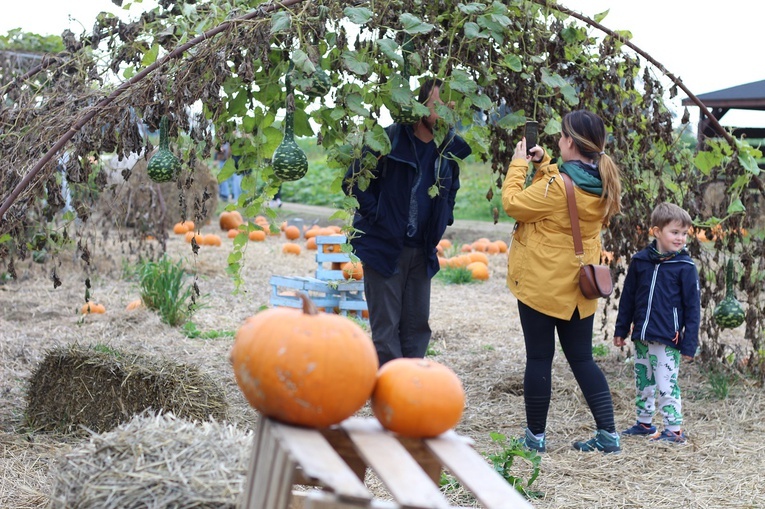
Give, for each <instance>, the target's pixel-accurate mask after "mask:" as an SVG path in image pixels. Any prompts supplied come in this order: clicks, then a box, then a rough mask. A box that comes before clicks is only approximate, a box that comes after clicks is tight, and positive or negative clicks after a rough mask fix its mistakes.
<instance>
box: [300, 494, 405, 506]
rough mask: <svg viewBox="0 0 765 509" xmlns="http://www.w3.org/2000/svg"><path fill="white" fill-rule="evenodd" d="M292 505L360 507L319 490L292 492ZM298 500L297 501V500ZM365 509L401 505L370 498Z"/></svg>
mask: <svg viewBox="0 0 765 509" xmlns="http://www.w3.org/2000/svg"><path fill="white" fill-rule="evenodd" d="M293 497H294V498H293V505H291V506H290V509H360V508H361V506H359V505H353V504H350V505H348V504H343V503H342V502H340V501H338V500H337V499H336V498H335V497H333V496H332V495H331V494H329V493H324V492H321V491H309V492H293ZM298 500H299V502H298ZM363 507H364V508H365V509H401V506H400V505H398V504H396V503H394V502H388V501H383V500H377V499H375V500H372V501H371V502H370V503H369V505H364V506H363Z"/></svg>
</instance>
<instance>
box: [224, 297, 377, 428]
mask: <svg viewBox="0 0 765 509" xmlns="http://www.w3.org/2000/svg"><path fill="white" fill-rule="evenodd" d="M298 296H299V298H300V299H301V301H302V304H303V308H302V309H293V308H288V307H277V308H272V309H267V310H265V311H261V312H260V313H258V314H256V315H254V316H252V317H250V318H248V319H247V321H246V322H245V323H244V325H242V326H241V327H240V328H239V330H238V331H237V333H236V337H235V340H234V346H233V348H232V350H231V363H232V365H233V369H234V375H235V376H236V381H237V383H238V384H239V388H240V389H241V390H242V392H243V393H244V395H245V397H246V398H247V401H248V402H249V403H250V405H252V406H253V407H254V408H255V409H256V410H258V411H260V412H261V413H263V414H264V415H266V416H268V417H272V418H274V419H277V420H280V421H283V422H286V423H290V424H297V425H301V426H309V427H326V426H331V425H333V424H337V423H339V422H341V421H343V420H345V419H347V418H348V417H350V416H352V415H353V414H354V413H356V412H357V411H358V410H359V409H361V407H363V406H364V404H365V403H366V401H367V400H368V399H369V397H370V395H371V394H372V390H373V389H374V385H375V379H376V375H377V367H378V362H377V352H376V351H375V348H374V345H373V343H372V340H371V339H370V337H369V336H368V335H367V334H366V332H364V330H363V329H362V328H361V327H359V326H358V325H357V324H355V323H354V322H353V321H352V320H349V319H348V318H345V317H343V316H339V315H333V314H328V313H319V312H318V311H317V309H316V307H315V306H314V304H313V302H311V300H310V299H309V298H308V297H307V296H306V295H305V294H303V293H302V292H300V293H299V294H298ZM349 382H352V383H349Z"/></svg>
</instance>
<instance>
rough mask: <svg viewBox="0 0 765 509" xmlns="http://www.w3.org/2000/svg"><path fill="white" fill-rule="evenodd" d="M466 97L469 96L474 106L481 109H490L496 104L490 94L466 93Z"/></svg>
mask: <svg viewBox="0 0 765 509" xmlns="http://www.w3.org/2000/svg"><path fill="white" fill-rule="evenodd" d="M465 97H467V98H468V100H469V101H470V102H471V103H473V106H475V107H476V108H479V109H481V110H490V109H491V107H492V106H494V103H492V102H491V99H490V98H489V97H488V96H485V95H482V94H465Z"/></svg>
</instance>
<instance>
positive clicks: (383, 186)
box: [343, 124, 471, 277]
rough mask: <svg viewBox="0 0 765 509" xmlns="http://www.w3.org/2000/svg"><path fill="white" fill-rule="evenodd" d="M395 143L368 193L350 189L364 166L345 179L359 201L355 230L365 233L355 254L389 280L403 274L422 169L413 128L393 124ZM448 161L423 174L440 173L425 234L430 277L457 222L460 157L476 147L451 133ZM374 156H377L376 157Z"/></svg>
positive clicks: (444, 150)
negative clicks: (412, 193)
mask: <svg viewBox="0 0 765 509" xmlns="http://www.w3.org/2000/svg"><path fill="white" fill-rule="evenodd" d="M385 131H386V132H387V133H388V138H390V141H391V151H390V153H389V154H388V155H386V156H384V157H379V155H378V154H375V155H376V156H378V158H379V161H378V164H377V168H376V169H375V170H374V171H373V173H374V176H375V178H373V179H371V180H370V182H369V187H367V189H365V190H364V191H362V190H361V189H359V186H358V183H354V186H353V187H352V188H350V189H349V188H348V184H347V183H348V182H349V179H351V178H352V177H353V176H354V175H355V174H356V172H358V171H359V170H358V168H359V161H358V160H357V161H356V162H354V164H352V165H351V167H350V168H348V171H347V172H346V175H345V181H346V185H344V186H343V187H344V189H345V192H346V193H347V194H349V195H352V196H355V197H356V200H357V201H358V202H359V207H358V209H357V210H356V214H355V217H354V221H353V226H354V228H356V229H357V230H360V233H359V234H358V235H357V236H356V237H354V238H352V239H351V245H352V246H353V250H354V253H355V254H356V256H358V257H359V258H360V259H361V261H362V262H364V263H365V264H368V265H369V266H370V267H372V268H373V269H374V270H376V271H377V272H379V273H380V274H382V275H383V276H384V277H390V276H392V275H393V274H394V273H395V272H396V271H397V270H398V259H399V257H400V255H401V251H402V250H403V248H404V239H405V236H406V227H407V221H408V214H409V199H410V191H411V189H412V186H413V184H414V180H415V177H416V176H417V172H418V171H419V169H418V164H417V157H416V154H415V149H414V140H413V137H414V132H413V130H412V127H411V126H409V125H402V124H392V125H390V126H388V127H387V128H385ZM439 152H441V154H442V157H437V158H436V163H435V165H434V167H433V168H429V169H428V168H423V169H422V170H423V171H428V170H430V171H434V172H435V173H436V184H437V185H438V188H439V192H438V195H437V196H436V197H435V198H433V203H432V207H431V214H430V223H429V224H428V228H427V231H426V232H425V249H426V254H427V256H428V275H429V276H430V277H433V276H434V275H435V274H436V272H438V269H439V264H438V257H437V255H436V245H437V244H438V241H439V240H441V236H442V235H443V234H444V231H446V227H447V226H448V225H450V224H452V223H453V222H454V199H455V197H456V195H457V190H458V189H459V187H460V179H459V164H458V162H457V161H456V160H455V159H454V158H459V159H463V158H465V157H467V156H469V155H470V153H471V149H470V146H469V145H468V144H467V143H466V142H465V141H464V140H463V139H462V138H460V137H459V136H457V134H456V133H455V131H454V129H451V130H450V131H449V132H448V133H447V135H446V138H445V139H444V142H443V143H442V144H441V147H439ZM373 153H374V152H373Z"/></svg>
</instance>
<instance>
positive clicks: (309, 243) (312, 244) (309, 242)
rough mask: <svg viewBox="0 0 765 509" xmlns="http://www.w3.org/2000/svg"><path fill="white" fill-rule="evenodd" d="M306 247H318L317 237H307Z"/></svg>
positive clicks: (312, 248)
mask: <svg viewBox="0 0 765 509" xmlns="http://www.w3.org/2000/svg"><path fill="white" fill-rule="evenodd" d="M305 248H306V249H311V250H314V249H317V248H318V246H317V245H316V237H310V238H308V239H306V241H305Z"/></svg>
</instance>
